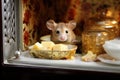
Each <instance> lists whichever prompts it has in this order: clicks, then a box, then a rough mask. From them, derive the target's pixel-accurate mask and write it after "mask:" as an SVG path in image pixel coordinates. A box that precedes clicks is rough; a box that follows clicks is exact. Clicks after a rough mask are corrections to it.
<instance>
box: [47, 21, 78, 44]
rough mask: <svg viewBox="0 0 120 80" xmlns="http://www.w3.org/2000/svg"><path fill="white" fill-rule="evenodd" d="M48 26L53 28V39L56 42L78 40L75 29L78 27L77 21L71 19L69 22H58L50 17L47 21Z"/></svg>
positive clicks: (50, 28)
mask: <svg viewBox="0 0 120 80" xmlns="http://www.w3.org/2000/svg"><path fill="white" fill-rule="evenodd" d="M46 26H47V28H48V29H49V30H51V37H50V39H51V41H53V42H56V43H59V42H61V43H73V42H75V41H76V35H75V33H74V31H73V30H74V29H75V27H76V22H75V21H74V20H70V21H69V22H67V23H65V22H58V23H56V22H55V21H54V20H52V19H50V20H48V21H47V22H46Z"/></svg>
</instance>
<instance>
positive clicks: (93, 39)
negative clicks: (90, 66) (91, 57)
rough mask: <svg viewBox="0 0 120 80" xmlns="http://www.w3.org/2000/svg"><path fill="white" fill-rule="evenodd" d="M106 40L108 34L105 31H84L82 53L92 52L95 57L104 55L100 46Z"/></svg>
mask: <svg viewBox="0 0 120 80" xmlns="http://www.w3.org/2000/svg"><path fill="white" fill-rule="evenodd" d="M108 38H109V35H108V32H107V31H105V30H88V31H84V32H83V33H82V52H83V53H87V52H88V51H92V52H93V53H95V54H97V55H98V54H102V53H104V50H103V47H102V45H103V44H104V42H105V41H106V40H108Z"/></svg>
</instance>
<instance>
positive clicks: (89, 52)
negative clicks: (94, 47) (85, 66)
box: [81, 51, 97, 62]
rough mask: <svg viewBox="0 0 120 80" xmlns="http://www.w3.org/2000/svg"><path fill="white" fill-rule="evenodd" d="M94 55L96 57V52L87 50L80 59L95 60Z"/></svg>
mask: <svg viewBox="0 0 120 80" xmlns="http://www.w3.org/2000/svg"><path fill="white" fill-rule="evenodd" d="M96 57H97V55H96V54H94V53H93V52H92V51H88V52H87V54H85V55H84V56H82V57H81V59H82V60H83V61H85V62H89V61H95V60H96Z"/></svg>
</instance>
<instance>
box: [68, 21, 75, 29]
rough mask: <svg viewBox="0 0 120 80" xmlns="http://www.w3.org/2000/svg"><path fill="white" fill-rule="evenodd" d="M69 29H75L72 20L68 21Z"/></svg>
mask: <svg viewBox="0 0 120 80" xmlns="http://www.w3.org/2000/svg"><path fill="white" fill-rule="evenodd" d="M69 27H70V28H71V29H72V30H73V29H74V28H75V27H76V22H75V21H74V20H71V21H69Z"/></svg>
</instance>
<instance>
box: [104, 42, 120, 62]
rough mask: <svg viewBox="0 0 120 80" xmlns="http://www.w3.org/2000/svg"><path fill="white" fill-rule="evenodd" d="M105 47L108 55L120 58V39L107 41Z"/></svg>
mask: <svg viewBox="0 0 120 80" xmlns="http://www.w3.org/2000/svg"><path fill="white" fill-rule="evenodd" d="M103 48H104V50H105V51H106V53H107V54H108V55H110V56H111V57H113V58H115V59H118V60H120V40H111V41H106V42H105V44H104V45H103Z"/></svg>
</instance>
